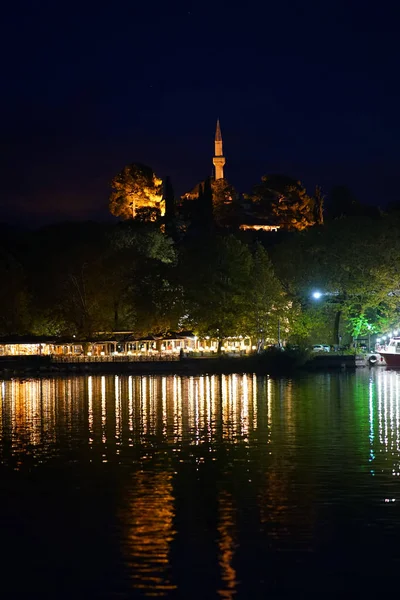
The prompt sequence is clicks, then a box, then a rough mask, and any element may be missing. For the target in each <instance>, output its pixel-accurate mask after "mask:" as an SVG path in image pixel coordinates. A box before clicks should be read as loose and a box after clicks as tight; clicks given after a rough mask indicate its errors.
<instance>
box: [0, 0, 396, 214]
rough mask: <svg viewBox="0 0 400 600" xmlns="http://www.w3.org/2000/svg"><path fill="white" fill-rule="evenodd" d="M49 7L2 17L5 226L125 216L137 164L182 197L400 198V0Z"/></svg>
mask: <svg viewBox="0 0 400 600" xmlns="http://www.w3.org/2000/svg"><path fill="white" fill-rule="evenodd" d="M230 4H232V3H230V2H229V3H228V2H215V3H212V2H191V1H187V2H184V3H183V2H182V3H177V2H173V1H172V2H170V3H168V2H162V3H158V2H151V1H149V2H144V3H140V6H138V3H137V2H136V1H134V0H132V1H131V2H122V1H119V0H115V1H113V2H107V3H102V2H99V1H98V2H93V3H92V2H85V0H81V2H74V1H73V0H72V1H70V2H63V1H62V0H61V1H60V2H54V1H51V2H50V1H43V0H37V1H35V2H28V1H26V2H19V1H18V0H16V1H14V2H12V3H11V2H10V3H8V6H7V7H6V8H4V7H3V9H2V11H3V14H2V15H1V36H0V46H1V56H2V70H1V71H2V72H1V79H2V86H1V90H2V91H1V95H0V103H1V115H2V136H1V140H2V160H1V167H0V168H1V179H0V186H1V188H0V189H1V191H0V194H1V196H0V198H1V209H2V217H1V218H0V220H2V221H7V222H10V223H20V224H38V225H39V224H41V223H48V222H52V221H60V220H67V219H88V218H91V219H98V220H100V219H107V218H109V213H108V208H107V198H108V194H109V182H110V180H111V179H112V177H113V175H115V174H116V173H117V172H118V171H119V170H120V169H121V168H122V167H123V166H124V165H125V164H127V163H130V162H143V163H145V164H149V165H150V166H152V167H153V168H154V170H155V171H156V173H157V174H158V175H159V176H161V177H162V176H165V175H170V176H171V177H172V182H173V184H174V187H175V190H176V192H177V193H179V194H181V193H183V192H185V191H187V190H189V189H191V188H192V187H193V186H194V184H195V183H197V182H198V181H199V180H201V179H203V178H204V177H206V176H207V175H210V174H211V168H212V155H213V139H214V132H215V122H216V119H217V117H219V118H220V120H221V127H222V135H223V140H224V153H225V156H226V159H227V163H226V168H225V175H226V178H227V179H228V180H229V181H230V182H231V183H233V184H234V185H235V186H236V187H237V189H238V190H239V191H250V189H251V187H252V185H254V184H255V183H257V182H258V181H259V179H260V177H261V175H263V174H265V173H277V172H280V173H285V174H287V175H291V176H293V177H295V178H297V179H300V180H302V181H303V183H305V185H306V186H307V187H309V188H310V191H312V188H313V187H314V186H315V184H320V185H321V186H322V188H323V190H324V191H325V192H327V193H328V192H329V191H330V189H331V188H332V186H333V185H338V184H340V185H348V186H349V187H351V188H352V190H353V191H354V193H355V194H356V196H357V197H358V198H359V199H360V200H361V201H363V202H367V203H370V204H379V205H381V206H385V205H386V204H387V203H388V202H389V201H396V200H400V193H399V190H400V185H399V184H400V181H399V178H400V177H399V164H400V150H399V149H400V116H399V115H400V92H399V84H398V78H399V55H400V51H399V36H398V23H399V19H398V10H397V9H396V5H397V3H396V2H394V1H393V2H388V1H386V2H385V1H383V2H382V1H381V2H379V3H373V4H372V3H368V2H359V1H358V0H346V1H330V0H317V1H315V2H310V1H307V0H305V1H303V2H296V1H294V0H292V1H288V0H287V1H285V0H279V1H277V2H263V3H261V2H251V1H249V2H242V3H234V5H235V8H232V7H229V5H230Z"/></svg>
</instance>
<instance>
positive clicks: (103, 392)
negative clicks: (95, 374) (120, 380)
mask: <svg viewBox="0 0 400 600" xmlns="http://www.w3.org/2000/svg"><path fill="white" fill-rule="evenodd" d="M101 431H102V435H101V441H102V442H103V444H104V443H105V442H106V378H105V375H102V376H101Z"/></svg>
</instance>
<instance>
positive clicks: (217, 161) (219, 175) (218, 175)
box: [213, 119, 225, 179]
mask: <svg viewBox="0 0 400 600" xmlns="http://www.w3.org/2000/svg"><path fill="white" fill-rule="evenodd" d="M213 164H214V167H215V179H223V178H224V164H225V156H224V155H223V152H222V135H221V127H220V125H219V119H217V129H216V131H215V155H214V158H213Z"/></svg>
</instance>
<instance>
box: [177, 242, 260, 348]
mask: <svg viewBox="0 0 400 600" xmlns="http://www.w3.org/2000/svg"><path fill="white" fill-rule="evenodd" d="M179 266H180V272H181V277H182V285H183V287H184V289H185V297H184V303H185V314H186V315H187V316H186V320H185V321H183V323H184V324H185V326H186V327H191V328H193V329H194V330H196V331H197V332H198V333H199V334H201V335H212V336H216V337H218V338H220V339H222V338H223V337H226V336H229V335H236V334H237V335H239V334H240V333H242V332H241V330H240V323H241V322H243V320H244V319H245V314H246V309H247V306H248V302H247V297H246V296H247V293H248V289H249V284H250V271H251V266H252V258H251V254H250V251H249V249H248V248H247V247H246V246H245V245H244V244H242V243H241V242H240V241H239V240H238V239H236V238H235V237H234V236H232V235H229V236H221V235H215V236H212V237H210V238H208V239H207V242H206V243H204V240H199V239H194V240H193V241H192V242H191V244H190V245H189V246H187V247H186V248H185V251H184V252H182V254H181V262H180V265H179Z"/></svg>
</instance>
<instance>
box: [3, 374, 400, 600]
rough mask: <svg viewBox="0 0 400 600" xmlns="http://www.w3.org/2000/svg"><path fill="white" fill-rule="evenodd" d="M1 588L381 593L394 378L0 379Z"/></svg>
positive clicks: (393, 541)
mask: <svg viewBox="0 0 400 600" xmlns="http://www.w3.org/2000/svg"><path fill="white" fill-rule="evenodd" d="M0 403H1V410H0V433H1V443H0V527H1V528H0V532H1V542H2V560H1V567H0V570H1V579H0V593H1V597H2V598H27V599H29V598H54V599H58V598H116V599H119V598H121V599H123V598H145V597H161V598H162V597H164V598H184V599H185V600H186V599H188V600H190V599H191V598H194V599H197V598H202V599H213V598H220V599H226V600H231V599H233V598H239V599H242V598H303V597H304V598H310V597H315V598H316V597H318V598H321V597H322V598H326V597H329V598H331V597H332V598H334V597H335V598H336V597H339V596H340V597H345V596H349V595H350V594H351V595H352V596H354V595H357V597H359V596H360V597H366V596H368V597H377V595H378V594H379V595H381V594H382V593H384V592H388V591H390V590H392V593H393V592H395V590H396V588H397V578H398V576H397V573H398V566H399V559H400V477H399V475H400V373H396V372H394V371H386V370H385V369H383V368H376V369H374V370H368V369H359V370H357V371H356V372H340V373H339V372H336V373H334V372H332V373H323V374H303V375H300V376H298V377H295V378H279V379H271V378H268V377H258V376H255V375H242V374H240V375H239V374H238V375H229V376H224V375H222V376H201V377H178V376H168V377H161V376H154V377H140V376H125V375H124V376H97V375H96V376H72V377H68V378H59V377H57V378H49V379H32V380H31V379H29V380H24V379H14V380H5V381H1V382H0Z"/></svg>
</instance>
